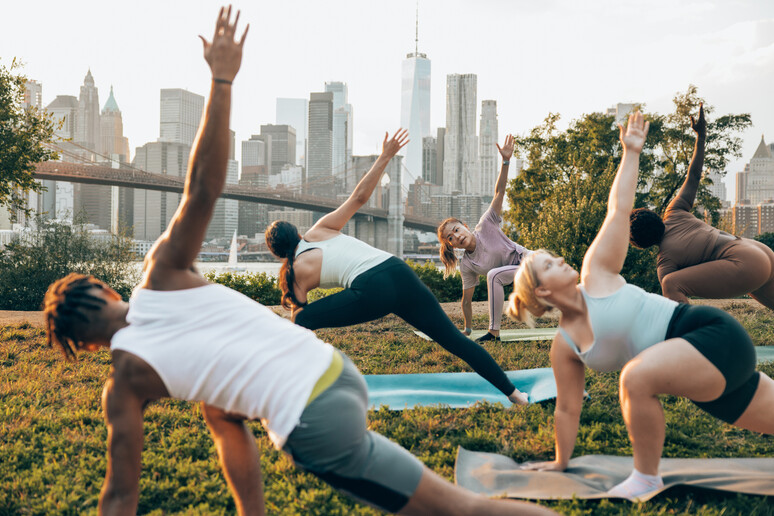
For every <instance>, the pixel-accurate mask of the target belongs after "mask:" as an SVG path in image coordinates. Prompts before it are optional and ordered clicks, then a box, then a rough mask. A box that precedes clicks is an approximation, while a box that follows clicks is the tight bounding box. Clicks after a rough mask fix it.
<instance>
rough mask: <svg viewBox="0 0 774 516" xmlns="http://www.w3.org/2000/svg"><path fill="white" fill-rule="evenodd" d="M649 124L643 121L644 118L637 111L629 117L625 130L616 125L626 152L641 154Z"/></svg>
mask: <svg viewBox="0 0 774 516" xmlns="http://www.w3.org/2000/svg"><path fill="white" fill-rule="evenodd" d="M649 128H650V122H646V121H645V117H644V116H642V113H641V112H640V111H639V110H637V111H635V112H634V113H632V114H631V115H629V122H628V123H627V124H626V129H624V126H622V125H621V124H618V129H619V131H620V132H619V138H620V139H621V143H622V144H623V146H624V150H625V151H627V152H638V153H639V152H642V146H643V145H645V137H646V136H648V129H649Z"/></svg>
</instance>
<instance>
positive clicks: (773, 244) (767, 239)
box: [755, 233, 774, 249]
mask: <svg viewBox="0 0 774 516" xmlns="http://www.w3.org/2000/svg"><path fill="white" fill-rule="evenodd" d="M755 240H757V241H758V242H763V243H764V244H766V245H767V246H769V247H770V248H771V249H774V233H761V234H760V235H755Z"/></svg>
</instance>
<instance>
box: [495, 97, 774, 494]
mask: <svg viewBox="0 0 774 516" xmlns="http://www.w3.org/2000/svg"><path fill="white" fill-rule="evenodd" d="M647 132H648V123H646V122H645V121H644V119H643V116H642V114H641V113H639V112H637V113H635V114H632V115H631V116H630V117H629V123H628V125H627V128H626V130H624V128H623V127H620V135H621V142H622V144H623V147H624V153H623V158H622V161H621V166H620V168H619V169H618V172H617V175H616V178H615V181H614V182H613V186H612V189H611V191H610V197H609V200H608V212H607V217H606V218H605V221H604V223H603V224H602V228H601V229H600V231H599V234H598V235H597V237H596V238H595V239H594V242H592V244H591V246H590V247H589V249H588V251H587V252H586V256H585V257H584V259H583V266H582V267H581V272H580V284H578V272H576V271H575V270H574V269H572V268H571V267H570V266H569V265H567V264H566V263H565V262H564V260H563V259H562V258H561V257H557V256H555V255H553V254H551V253H549V252H546V251H537V252H535V253H533V254H532V255H530V256H529V257H528V258H527V259H526V260H525V261H524V263H523V264H522V268H521V270H519V272H518V273H517V275H516V279H515V285H514V293H513V295H512V296H511V299H510V302H509V306H508V313H509V315H512V316H513V317H515V318H518V319H520V320H522V321H528V319H529V318H530V317H532V316H540V315H542V314H543V313H544V312H546V311H547V310H549V309H550V308H556V309H558V310H559V311H560V314H561V315H560V319H559V331H558V333H557V335H556V337H555V339H554V342H553V345H552V347H551V365H552V367H553V370H554V376H555V377H556V384H557V389H558V396H557V403H556V412H555V420H556V423H555V424H556V430H555V433H556V458H555V459H554V460H553V461H549V462H537V463H533V464H529V465H526V466H525V467H526V468H527V469H533V470H541V471H562V470H564V469H565V468H566V467H567V463H568V461H569V460H570V457H571V456H572V451H573V448H574V445H575V439H576V436H577V433H578V424H579V420H580V412H581V407H582V403H583V387H584V371H585V367H587V366H588V367H590V368H592V369H594V370H597V371H616V370H620V371H621V380H620V399H621V409H622V411H623V416H624V421H625V422H626V427H627V429H628V430H629V437H630V438H631V441H632V450H633V454H634V471H633V472H632V474H631V475H630V476H629V478H627V479H626V480H625V481H624V482H622V483H620V484H618V485H617V486H615V487H613V488H612V489H611V490H610V491H609V493H610V494H611V495H613V496H622V497H627V498H630V499H636V498H640V497H643V496H644V495H646V494H648V493H650V492H652V491H655V490H658V489H660V488H661V487H662V486H663V482H662V480H661V477H660V475H659V472H658V468H659V461H660V458H661V451H662V448H663V444H664V434H665V421H664V414H663V411H662V408H661V404H660V403H659V400H658V397H657V396H658V395H660V394H671V395H674V396H683V397H686V398H688V399H690V400H691V401H693V402H694V403H695V404H696V405H697V406H698V407H700V408H701V409H703V410H704V411H706V412H708V413H709V414H711V415H713V416H715V417H717V418H719V419H722V420H723V421H726V422H728V423H731V424H733V425H735V426H738V427H740V428H745V429H748V430H752V431H755V432H762V433H768V434H771V433H774V411H772V410H771V407H772V406H774V381H772V380H771V378H769V377H768V376H766V375H765V374H763V373H759V372H757V371H755V350H754V349H753V345H752V341H751V340H750V337H749V335H747V333H746V332H745V330H744V328H742V326H741V325H740V324H739V323H738V322H737V321H736V320H735V319H734V318H733V317H731V316H730V315H728V314H727V313H725V312H723V311H722V310H719V309H717V308H712V307H708V306H692V305H687V304H678V303H677V302H675V301H672V300H671V299H667V298H665V297H662V296H659V295H656V294H649V293H647V292H645V291H644V290H642V289H640V288H638V287H635V286H633V285H629V284H627V283H626V281H625V280H624V279H623V277H621V275H620V272H621V268H622V267H623V263H624V259H625V258H626V252H627V248H628V244H629V213H630V212H631V209H632V205H633V204H634V194H635V190H636V187H637V169H638V165H639V157H640V152H641V150H642V146H643V144H644V143H645V136H646V135H647ZM686 371H690V372H691V374H688V375H687V374H685V372H686Z"/></svg>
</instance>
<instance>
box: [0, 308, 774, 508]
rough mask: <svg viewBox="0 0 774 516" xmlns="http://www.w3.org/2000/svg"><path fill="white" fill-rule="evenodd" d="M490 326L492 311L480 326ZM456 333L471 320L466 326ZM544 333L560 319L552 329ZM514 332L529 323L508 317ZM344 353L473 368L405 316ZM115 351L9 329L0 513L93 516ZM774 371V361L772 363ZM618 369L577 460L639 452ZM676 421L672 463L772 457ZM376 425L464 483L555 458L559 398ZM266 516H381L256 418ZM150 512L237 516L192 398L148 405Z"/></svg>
mask: <svg viewBox="0 0 774 516" xmlns="http://www.w3.org/2000/svg"><path fill="white" fill-rule="evenodd" d="M727 306H728V309H729V311H730V312H731V313H732V314H733V315H734V316H735V317H737V318H738V319H739V320H740V321H741V322H742V324H744V325H745V327H746V328H747V329H748V331H749V332H750V333H751V335H752V336H753V340H754V342H755V344H756V345H770V344H774V324H772V322H774V320H773V319H774V317H772V314H771V312H769V311H766V310H764V309H761V308H758V307H757V306H755V305H752V306H751V305H749V304H745V303H730V304H729V305H727ZM476 319H477V320H476V321H475V322H476V325H477V326H478V327H484V324H485V323H486V317H485V316H480V317H478V316H477V318H476ZM455 322H456V323H457V324H458V325H459V324H460V323H461V321H455ZM542 325H549V326H550V325H551V321H544V322H543V324H542ZM504 327H506V328H507V327H519V325H517V324H515V323H511V322H509V323H507V324H506V325H505V326H504ZM319 335H320V336H321V338H323V339H324V340H326V341H328V342H330V343H331V344H333V345H334V346H336V347H338V348H340V349H342V350H343V351H344V352H345V353H347V354H348V355H349V356H350V357H351V358H352V359H353V360H354V361H355V363H356V364H357V365H358V367H360V369H361V371H362V372H363V373H364V374H378V373H416V372H447V371H467V370H469V369H468V367H467V365H466V364H464V363H463V362H462V361H461V360H459V359H457V358H456V357H454V356H452V355H450V354H449V353H447V352H445V351H443V350H442V349H441V348H440V347H439V346H438V345H437V344H434V343H432V342H427V341H425V340H423V339H420V338H418V337H416V336H415V335H414V334H413V333H412V329H411V328H410V327H409V326H408V325H406V324H405V323H403V322H402V321H401V320H400V319H398V318H396V317H392V316H391V317H387V318H384V319H381V320H379V321H376V322H374V323H369V324H364V325H360V326H356V327H352V328H346V329H337V330H325V331H321V332H319ZM549 344H550V343H549V342H546V341H542V342H526V343H516V344H513V343H512V344H508V343H493V344H489V345H487V349H488V350H489V351H490V352H491V353H492V355H493V356H494V357H495V359H496V360H497V361H498V362H500V363H501V364H504V365H506V366H507V368H509V369H518V368H530V367H544V366H548V365H549V359H548V348H549ZM109 365H110V361H109V354H108V353H107V352H100V353H97V354H88V355H82V356H81V358H80V360H79V361H78V362H77V363H75V364H68V363H66V362H64V361H63V360H62V359H61V357H60V356H59V354H58V353H56V352H54V351H53V350H51V349H49V348H47V347H46V345H45V338H44V335H43V332H42V330H40V329H38V328H34V327H31V326H30V325H27V324H22V325H17V326H7V327H0V366H1V367H2V369H1V370H0V371H1V374H0V515H6V514H8V515H10V514H22V515H25V514H73V515H75V514H93V513H95V512H96V506H97V500H98V496H99V490H100V486H101V484H102V480H103V477H104V474H105V464H106V461H105V437H106V430H105V426H104V423H103V420H102V413H101V409H100V394H101V389H102V383H103V382H104V380H105V378H106V376H107V374H108V370H109ZM761 369H762V370H763V371H765V372H766V373H767V374H769V375H770V376H774V364H772V363H769V364H765V365H764V366H763V367H762V368H761ZM617 382H618V375H617V374H597V373H593V372H589V373H588V374H587V389H588V391H589V394H590V395H591V397H590V399H589V401H588V402H587V403H586V405H585V406H584V409H583V415H582V419H581V427H580V431H579V435H578V441H577V445H576V449H575V455H576V456H577V455H584V454H592V453H604V454H612V455H622V454H631V446H630V443H629V439H628V436H627V433H626V429H625V427H624V424H623V420H622V418H621V414H620V410H619V408H618V395H617V386H618V383H617ZM664 408H665V413H666V418H667V423H668V428H667V437H666V444H665V448H664V456H665V457H771V456H774V438H772V437H768V436H760V435H756V434H753V433H750V432H746V431H743V430H737V429H735V428H733V427H731V426H729V425H726V424H723V423H721V422H719V421H717V420H715V419H713V418H712V417H710V416H708V415H706V414H704V413H703V412H701V411H699V410H698V409H696V408H695V407H694V406H693V405H692V404H691V403H690V402H688V401H686V400H683V399H678V398H674V397H665V398H664ZM370 424H371V428H372V429H373V430H375V431H377V432H381V433H383V434H384V435H386V436H388V437H390V438H391V439H394V440H395V441H397V442H398V443H400V444H401V445H402V446H404V447H406V448H408V449H409V450H411V451H412V452H413V453H414V454H415V455H417V456H418V457H419V458H420V459H421V460H422V461H423V462H424V463H425V464H427V465H428V466H429V467H431V468H432V469H434V470H435V471H436V472H438V473H439V474H441V475H443V476H444V477H446V478H448V479H450V480H451V479H452V478H453V472H454V457H455V453H456V450H457V447H458V446H464V447H466V448H468V449H471V450H479V451H488V452H496V453H502V454H505V455H509V456H511V457H513V458H514V459H516V460H519V461H522V460H533V459H550V458H552V457H553V446H554V442H553V404H552V403H545V404H540V405H531V406H528V407H520V408H511V409H503V408H502V407H501V406H500V405H491V404H480V405H477V406H474V407H473V408H470V409H465V410H449V409H443V408H421V409H414V410H406V411H402V412H391V411H388V410H385V409H381V410H377V411H374V412H372V413H371V414H370ZM251 427H252V428H253V430H254V432H255V435H256V437H257V439H258V442H259V446H260V448H261V452H262V456H261V464H262V469H263V480H264V485H265V492H266V506H267V511H268V513H269V514H304V515H305V514H341V515H344V514H377V513H378V512H377V511H375V510H373V509H371V508H368V507H365V506H363V505H359V504H357V503H355V502H353V501H351V500H350V499H349V498H347V497H346V496H345V495H342V494H339V493H338V492H336V491H334V490H332V489H330V488H328V487H327V486H326V485H325V484H323V483H322V482H320V481H318V480H317V479H316V478H315V477H313V476H311V475H308V474H306V473H302V472H300V471H299V470H297V469H295V468H294V467H293V465H292V463H291V461H290V460H289V459H288V458H287V457H285V456H284V455H282V454H281V453H278V452H277V451H275V450H274V449H273V448H272V447H271V445H270V443H269V440H268V438H267V436H266V434H265V432H264V431H263V429H262V428H261V426H260V425H259V424H251ZM140 483H141V494H140V506H139V510H138V512H139V513H140V514H154V515H162V514H202V515H204V514H207V515H209V514H232V513H234V510H235V509H234V503H233V500H232V498H231V496H230V494H229V492H228V488H227V486H226V483H225V480H224V479H223V476H222V474H221V472H220V468H219V466H218V463H217V460H216V458H215V450H214V447H213V445H212V442H211V440H210V437H209V434H208V431H207V428H206V427H205V425H204V422H203V420H202V417H201V414H200V411H199V408H198V407H197V406H196V405H195V404H189V403H185V402H178V401H164V402H160V403H156V404H153V405H152V406H151V407H149V408H148V410H147V411H146V417H145V449H144V452H143V471H142V477H141V481H140ZM771 502H772V500H770V499H767V498H765V497H756V496H743V495H737V494H724V493H721V492H716V491H709V490H698V489H690V488H676V489H671V490H669V491H667V492H666V493H664V494H662V495H660V496H658V497H656V498H655V499H653V500H651V501H650V502H647V503H645V504H639V505H632V504H630V503H628V502H611V501H607V500H602V501H583V500H569V501H559V502H551V503H547V502H544V503H546V504H547V505H549V506H551V507H553V508H554V509H556V510H558V511H559V512H561V513H565V514H594V515H597V514H602V515H609V514H630V513H632V512H636V513H639V514H653V515H660V514H686V515H687V514H699V515H729V514H758V515H763V514H774V510H772V508H771V507H770V505H771V506H774V504H772V503H771Z"/></svg>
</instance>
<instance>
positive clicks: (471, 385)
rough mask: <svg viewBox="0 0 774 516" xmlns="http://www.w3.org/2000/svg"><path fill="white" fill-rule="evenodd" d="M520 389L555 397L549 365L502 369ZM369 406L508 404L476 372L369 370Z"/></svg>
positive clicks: (533, 396)
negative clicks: (411, 372)
mask: <svg viewBox="0 0 774 516" xmlns="http://www.w3.org/2000/svg"><path fill="white" fill-rule="evenodd" d="M505 374H506V375H508V378H510V380H511V381H512V382H513V385H515V386H516V388H517V389H519V390H520V391H521V392H526V393H527V394H528V395H529V401H530V402H531V403H536V402H539V401H545V400H548V399H552V398H556V382H555V381H554V373H553V371H552V370H551V368H550V367H544V368H541V369H524V370H521V371H507V372H506V373H505ZM364 377H365V381H366V384H367V385H368V404H369V406H370V407H371V408H379V407H381V406H387V407H389V408H390V409H392V410H403V409H405V408H413V407H424V406H429V405H430V406H432V405H443V406H446V407H450V408H463V407H469V406H471V405H473V404H474V403H476V402H478V401H488V402H491V403H502V404H503V405H505V406H506V407H509V406H511V402H510V401H508V398H507V397H506V396H505V395H504V394H503V393H501V392H500V391H498V390H497V389H496V388H495V387H494V386H493V385H492V384H491V383H489V382H488V381H486V380H484V379H483V378H482V377H481V376H479V375H478V374H476V373H424V374H371V375H364Z"/></svg>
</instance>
